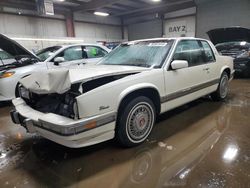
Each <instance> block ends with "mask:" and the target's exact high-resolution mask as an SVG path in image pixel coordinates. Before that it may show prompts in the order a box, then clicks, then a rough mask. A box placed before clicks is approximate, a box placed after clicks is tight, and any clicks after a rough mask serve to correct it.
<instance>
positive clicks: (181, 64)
mask: <svg viewBox="0 0 250 188" xmlns="http://www.w3.org/2000/svg"><path fill="white" fill-rule="evenodd" d="M171 67H172V69H173V70H178V69H184V68H187V67H188V62H187V61H185V60H174V61H173V62H172V63H171Z"/></svg>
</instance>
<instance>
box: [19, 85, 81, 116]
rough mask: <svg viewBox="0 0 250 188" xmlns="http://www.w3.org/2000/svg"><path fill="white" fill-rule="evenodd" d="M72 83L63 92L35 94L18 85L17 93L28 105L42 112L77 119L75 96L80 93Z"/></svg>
mask: <svg viewBox="0 0 250 188" xmlns="http://www.w3.org/2000/svg"><path fill="white" fill-rule="evenodd" d="M75 86H76V85H73V86H72V87H71V89H70V90H69V91H67V92H66V93H63V94H57V93H53V94H36V93H32V92H30V91H29V90H28V89H26V88H25V87H24V86H22V85H19V88H18V95H19V97H21V98H22V99H23V100H24V101H25V102H26V104H27V105H28V106H30V107H31V108H33V109H34V110H37V111H39V112H42V113H53V114H57V115H61V116H64V117H67V118H71V119H78V118H79V115H78V110H77V109H78V108H77V101H76V97H77V96H79V95H81V93H80V92H79V91H78V90H77V89H76V88H75Z"/></svg>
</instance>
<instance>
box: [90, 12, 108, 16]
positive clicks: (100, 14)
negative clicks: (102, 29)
mask: <svg viewBox="0 0 250 188" xmlns="http://www.w3.org/2000/svg"><path fill="white" fill-rule="evenodd" d="M94 14H95V15H97V16H109V13H106V12H94Z"/></svg>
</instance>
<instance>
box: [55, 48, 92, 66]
mask: <svg viewBox="0 0 250 188" xmlns="http://www.w3.org/2000/svg"><path fill="white" fill-rule="evenodd" d="M58 57H62V58H63V61H62V62H59V63H58V65H54V66H55V67H69V66H74V65H78V64H84V63H85V60H86V59H87V53H86V52H85V48H84V46H81V45H79V46H72V47H68V48H66V49H64V50H63V51H62V52H60V53H59V54H58V55H57V56H55V57H54V58H53V59H52V62H55V59H56V58H58Z"/></svg>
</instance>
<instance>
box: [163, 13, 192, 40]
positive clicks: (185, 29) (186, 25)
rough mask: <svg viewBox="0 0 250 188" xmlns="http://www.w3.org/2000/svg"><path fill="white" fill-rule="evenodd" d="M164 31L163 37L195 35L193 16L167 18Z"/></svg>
mask: <svg viewBox="0 0 250 188" xmlns="http://www.w3.org/2000/svg"><path fill="white" fill-rule="evenodd" d="M164 33H165V37H181V36H186V37H195V16H188V17H181V18H174V19H167V20H166V21H165V23H164Z"/></svg>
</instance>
